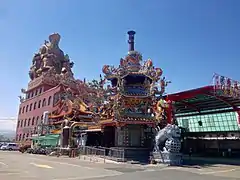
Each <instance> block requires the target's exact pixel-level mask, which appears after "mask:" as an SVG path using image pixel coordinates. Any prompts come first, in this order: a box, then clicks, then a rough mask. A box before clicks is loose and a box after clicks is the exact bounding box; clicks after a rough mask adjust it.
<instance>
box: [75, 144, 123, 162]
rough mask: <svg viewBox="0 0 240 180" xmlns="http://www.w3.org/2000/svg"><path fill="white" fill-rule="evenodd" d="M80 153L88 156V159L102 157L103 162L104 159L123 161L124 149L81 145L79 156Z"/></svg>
mask: <svg viewBox="0 0 240 180" xmlns="http://www.w3.org/2000/svg"><path fill="white" fill-rule="evenodd" d="M81 155H85V156H89V157H90V160H93V159H94V158H102V159H103V161H104V163H105V162H106V159H109V160H113V161H118V162H124V149H119V148H105V147H90V146H81V147H80V148H79V158H80V157H81Z"/></svg>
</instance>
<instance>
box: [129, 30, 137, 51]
mask: <svg viewBox="0 0 240 180" xmlns="http://www.w3.org/2000/svg"><path fill="white" fill-rule="evenodd" d="M135 34H136V32H135V31H128V44H129V51H134V35H135Z"/></svg>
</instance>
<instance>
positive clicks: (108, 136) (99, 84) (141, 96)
mask: <svg viewBox="0 0 240 180" xmlns="http://www.w3.org/2000/svg"><path fill="white" fill-rule="evenodd" d="M134 34H135V32H134V31H129V32H128V36H129V40H128V44H129V51H128V54H127V56H126V57H125V58H121V59H120V64H119V65H118V67H114V66H110V65H104V66H103V68H102V71H103V73H104V77H103V76H102V75H100V80H99V81H97V80H93V81H92V82H90V83H83V84H78V85H82V86H84V88H81V91H80V90H79V87H78V90H76V89H75V88H74V87H70V86H69V87H68V88H67V89H65V91H62V92H61V93H60V94H59V97H61V98H59V99H58V100H59V101H58V102H57V103H56V104H54V108H56V110H54V111H52V113H51V114H50V116H49V125H50V126H51V127H52V132H60V133H62V144H61V146H63V147H67V146H70V147H71V146H76V143H77V139H78V138H79V136H80V134H81V133H87V135H88V140H87V145H89V146H96V145H100V146H103V147H125V148H136V147H137V148H149V149H152V146H153V144H152V143H153V135H154V133H153V130H154V128H155V127H156V126H157V125H160V126H162V127H164V126H165V125H166V124H167V115H166V113H165V108H167V109H169V107H168V103H167V102H166V101H164V100H163V99H162V95H163V93H164V91H165V87H166V85H167V84H168V83H169V82H167V81H166V80H165V77H161V76H162V73H163V71H162V69H161V68H155V67H154V66H153V62H152V60H151V59H148V60H146V61H143V60H142V55H141V54H140V53H139V52H138V51H135V49H134ZM83 90H84V92H83ZM55 105H56V106H55ZM168 115H170V113H168ZM160 122H161V123H160ZM64 131H66V133H65V132H64Z"/></svg>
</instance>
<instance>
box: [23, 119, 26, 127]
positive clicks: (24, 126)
mask: <svg viewBox="0 0 240 180" xmlns="http://www.w3.org/2000/svg"><path fill="white" fill-rule="evenodd" d="M26 126H27V119H25V121H24V125H23V127H26Z"/></svg>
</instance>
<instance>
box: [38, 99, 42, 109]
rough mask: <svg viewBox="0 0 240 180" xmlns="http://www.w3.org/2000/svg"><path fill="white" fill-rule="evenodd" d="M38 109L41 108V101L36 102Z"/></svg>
mask: <svg viewBox="0 0 240 180" xmlns="http://www.w3.org/2000/svg"><path fill="white" fill-rule="evenodd" d="M38 108H41V100H40V101H39V102H38Z"/></svg>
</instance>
